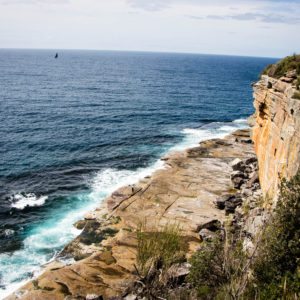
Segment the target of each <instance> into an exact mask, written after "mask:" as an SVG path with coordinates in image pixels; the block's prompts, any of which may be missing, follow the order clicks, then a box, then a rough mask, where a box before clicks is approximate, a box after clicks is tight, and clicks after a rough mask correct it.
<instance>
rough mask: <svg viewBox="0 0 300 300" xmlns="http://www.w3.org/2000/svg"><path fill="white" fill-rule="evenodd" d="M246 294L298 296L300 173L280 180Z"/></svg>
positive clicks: (299, 281)
mask: <svg viewBox="0 0 300 300" xmlns="http://www.w3.org/2000/svg"><path fill="white" fill-rule="evenodd" d="M253 276H254V280H253V283H252V287H250V290H252V292H251V293H250V295H252V296H253V297H254V295H259V298H260V299H270V300H271V299H298V298H297V296H298V297H299V296H300V173H299V174H298V175H297V176H295V177H294V178H293V179H292V180H291V181H290V182H287V181H284V182H283V183H282V186H281V195H280V197H279V200H278V204H277V207H276V209H275V214H274V216H273V218H272V220H271V222H270V224H269V225H268V227H267V228H266V230H265V232H264V235H263V239H262V241H261V243H260V245H259V248H258V256H257V259H256V260H255V263H254V265H253Z"/></svg>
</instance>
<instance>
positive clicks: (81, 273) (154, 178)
mask: <svg viewBox="0 0 300 300" xmlns="http://www.w3.org/2000/svg"><path fill="white" fill-rule="evenodd" d="M246 131H247V132H249V130H238V131H237V132H236V133H233V134H230V135H228V136H226V137H224V138H223V139H212V140H206V141H202V142H201V143H200V146H198V147H194V148H188V149H186V150H183V151H180V152H174V153H171V154H169V155H167V156H165V157H163V158H162V160H163V161H164V165H165V167H164V168H163V169H158V170H155V171H154V172H153V173H152V175H151V176H147V177H145V178H143V179H141V180H140V181H139V182H137V183H136V184H133V185H130V186H125V187H121V188H119V189H118V190H116V191H115V192H113V193H112V195H111V196H109V197H107V198H106V199H105V200H104V201H103V202H102V203H101V204H100V207H98V208H97V209H96V210H94V211H92V212H90V213H88V214H86V215H85V220H83V221H79V222H77V225H76V226H77V228H79V229H82V232H81V233H80V234H79V236H78V237H76V238H75V239H74V240H73V241H72V242H71V243H69V244H68V245H67V246H66V247H65V248H64V250H63V251H62V253H61V255H60V256H59V257H58V259H56V260H54V261H53V262H50V263H49V264H47V267H46V269H45V270H44V271H43V272H42V274H41V275H40V276H39V277H38V278H37V279H34V280H32V281H29V282H28V283H27V284H25V286H24V287H22V288H21V289H19V290H17V291H16V292H14V293H13V294H12V295H11V296H9V297H7V298H6V299H17V298H18V299H20V298H22V299H32V298H34V297H41V298H43V299H64V297H65V296H66V295H67V296H68V295H77V294H78V293H79V294H80V295H81V296H82V297H85V296H86V295H87V294H97V295H100V294H101V295H103V297H104V298H105V299H108V298H109V297H112V296H115V295H120V294H122V293H123V292H124V290H125V289H126V287H127V286H128V285H129V284H130V282H132V281H133V280H134V279H135V275H134V272H135V270H134V268H133V266H134V262H135V255H136V240H135V233H134V230H135V229H136V228H137V226H138V224H139V223H140V222H144V221H145V220H147V226H149V228H157V226H163V225H164V224H166V223H168V222H170V221H172V220H173V221H174V220H176V222H178V223H179V224H180V226H182V230H183V232H184V235H185V236H186V238H187V244H188V252H187V256H189V255H190V254H191V253H193V252H194V251H195V250H196V249H197V247H198V246H199V243H200V238H199V234H198V231H197V229H198V227H199V226H200V225H201V224H203V223H207V222H209V221H212V220H215V219H218V220H220V221H223V220H224V217H225V214H224V212H221V211H220V210H218V209H217V208H215V206H214V202H215V200H216V198H217V197H218V196H220V195H222V194H224V193H228V192H234V191H233V188H232V182H231V180H230V173H231V171H232V170H231V167H230V166H229V163H230V162H231V161H232V160H233V159H235V158H237V157H238V158H247V157H251V156H254V155H255V154H254V150H253V145H252V144H249V142H248V141H247V142H245V141H244V140H245V138H246V140H247V139H249V134H248V137H247V135H246V137H245V132H246ZM239 134H242V135H241V136H239ZM243 135H244V136H243ZM243 141H244V142H243ZM149 216H150V218H149ZM62 256H64V257H66V256H70V257H75V258H76V260H77V261H76V262H75V263H71V264H70V265H66V264H65V263H63V262H60V261H59V259H60V257H62ZM70 274H72V277H74V278H72V280H71V279H70ZM53 276H54V277H55V278H56V279H54V277H53ZM57 278H59V279H57ZM75 281H76V282H77V283H76V284H74V283H73V282H75ZM83 281H84V283H82V284H80V282H83ZM66 287H67V289H66ZM53 297H55V298H53Z"/></svg>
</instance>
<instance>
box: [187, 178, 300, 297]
mask: <svg viewBox="0 0 300 300" xmlns="http://www.w3.org/2000/svg"><path fill="white" fill-rule="evenodd" d="M227 231H228V230H227ZM227 231H226V232H227ZM235 235H236V233H235ZM239 241H240V239H239V238H235V239H234V238H233V236H232V235H231V234H229V235H228V233H227V234H225V238H224V239H216V240H214V241H212V242H211V243H206V244H204V245H203V247H202V248H201V250H200V251H198V252H197V253H195V254H194V255H193V257H192V258H191V260H190V262H191V264H192V268H191V272H190V274H189V276H188V281H189V282H190V284H191V285H192V286H193V287H194V289H196V290H197V293H198V297H199V299H225V300H226V299H244V300H246V299H247V300H248V299H249V300H252V299H259V300H264V299H266V300H277V299H286V300H289V299H291V300H292V299H293V300H297V299H300V172H299V174H298V175H297V176H295V177H294V178H293V179H292V180H291V181H289V182H287V181H283V182H282V185H281V190H280V196H279V199H278V202H277V206H276V208H275V210H274V212H273V214H272V216H271V217H270V220H269V222H268V224H266V226H265V227H263V228H262V230H261V234H260V236H259V237H258V238H257V240H256V245H255V250H254V252H253V254H252V255H251V256H250V257H247V256H246V255H245V254H244V252H243V250H242V245H241V244H240V243H241V242H239Z"/></svg>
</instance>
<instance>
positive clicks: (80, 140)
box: [0, 49, 275, 298]
mask: <svg viewBox="0 0 300 300" xmlns="http://www.w3.org/2000/svg"><path fill="white" fill-rule="evenodd" d="M58 54H59V57H58V59H54V55H55V51H50V50H4V49H3V50H0V120H1V122H0V262H1V265H0V298H1V297H3V296H4V295H6V294H7V293H8V292H11V291H12V290H13V289H14V288H15V287H17V286H18V285H20V283H22V282H24V281H26V280H28V279H29V278H31V277H32V276H34V275H35V274H37V273H38V272H39V270H40V266H41V265H43V264H44V263H46V262H47V261H49V260H50V259H52V258H53V257H55V255H56V254H57V253H58V252H59V251H60V250H61V249H62V248H63V246H64V245H65V244H66V243H67V242H68V241H70V240H71V239H72V238H74V237H75V236H76V235H77V234H78V231H77V230H75V229H74V227H73V226H72V224H73V223H74V222H75V221H76V220H78V219H80V218H81V217H82V216H83V215H84V213H85V212H87V211H89V210H91V209H93V208H95V207H96V206H97V205H99V203H101V201H102V200H103V198H104V197H105V196H107V195H108V194H109V193H111V192H112V191H113V190H114V189H115V188H116V187H118V186H122V185H124V184H127V183H133V182H135V181H137V180H138V179H139V178H142V177H143V176H146V175H148V174H150V173H151V172H152V171H153V170H154V169H156V168H159V167H161V165H162V163H161V162H160V160H159V158H160V156H162V155H163V154H165V153H166V152H168V151H172V150H180V149H184V148H186V147H190V146H193V145H196V144H197V143H198V142H199V141H201V140H204V139H208V138H213V137H222V136H224V135H226V134H227V133H229V132H231V131H233V130H234V129H236V128H242V127H245V126H246V123H245V118H246V117H247V116H249V115H250V114H251V113H252V112H253V106H252V89H251V83H252V82H253V81H255V80H257V78H258V75H259V73H260V72H261V70H262V69H263V68H264V66H266V65H267V64H270V63H273V62H274V61H275V60H274V59H271V58H270V59H269V58H251V57H233V56H232V57H231V56H210V55H193V54H167V53H138V52H104V51H59V52H58Z"/></svg>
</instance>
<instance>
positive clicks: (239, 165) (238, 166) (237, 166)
mask: <svg viewBox="0 0 300 300" xmlns="http://www.w3.org/2000/svg"><path fill="white" fill-rule="evenodd" d="M229 165H230V166H231V167H232V169H233V170H234V171H242V170H243V169H244V167H245V165H244V162H243V161H242V160H241V159H239V158H236V159H235V160H233V161H232V162H231V163H229Z"/></svg>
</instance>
